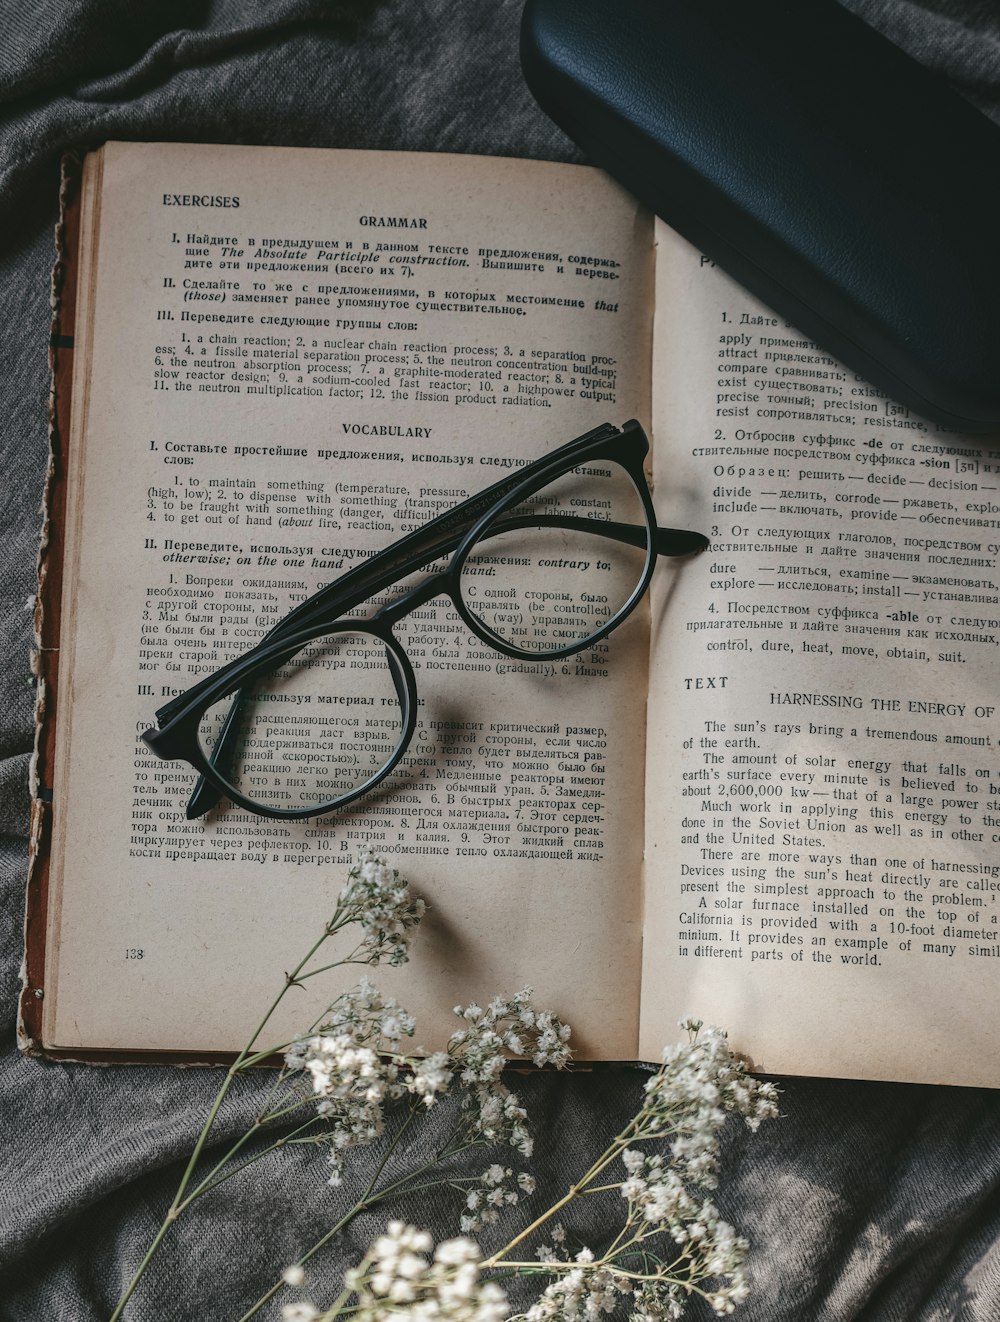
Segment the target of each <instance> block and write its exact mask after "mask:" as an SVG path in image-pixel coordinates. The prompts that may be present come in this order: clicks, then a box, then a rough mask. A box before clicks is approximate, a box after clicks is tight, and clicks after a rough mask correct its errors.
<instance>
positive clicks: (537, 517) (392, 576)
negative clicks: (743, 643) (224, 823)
mask: <svg viewBox="0 0 1000 1322" xmlns="http://www.w3.org/2000/svg"><path fill="white" fill-rule="evenodd" d="M553 527H559V528H569V529H573V530H577V531H582V532H588V533H591V534H593V533H594V532H595V531H596V532H599V533H600V534H601V536H603V537H607V538H609V539H613V540H614V541H618V542H622V543H624V544H626V545H630V546H637V547H641V546H642V545H643V544H644V543H645V541H646V527H645V525H644V524H630V523H618V522H614V521H605V520H603V519H591V518H587V517H586V516H583V515H569V514H524V515H515V516H514V517H512V518H510V519H503V520H499V521H498V522H497V523H496V525H495V526H494V527H492V528H490V529H489V530H488V535H490V536H499V535H501V534H503V533H507V532H510V531H512V530H515V529H518V528H553ZM463 536H464V533H462V534H459V535H455V536H453V537H449V538H447V539H445V540H444V541H441V542H438V543H436V544H435V545H434V546H431V547H428V548H426V549H425V550H424V551H423V552H422V553H421V554H420V555H416V556H413V557H411V558H410V560H409V561H406V562H404V563H403V564H402V565H397V566H396V567H395V568H394V569H393V570H392V571H391V572H387V573H384V574H382V575H380V576H379V577H378V579H376V580H375V581H374V583H369V585H368V587H367V589H361V588H360V587H359V588H358V589H356V590H355V591H354V592H347V593H344V592H343V591H341V593H339V594H336V596H335V597H334V599H333V600H332V601H323V602H320V601H318V600H317V597H319V596H321V595H324V594H325V593H326V592H327V591H328V589H324V590H323V592H322V593H317V597H314V598H311V599H310V601H307V602H303V603H302V606H300V607H298V608H297V609H296V610H295V611H293V612H292V613H291V614H290V615H288V616H286V617H285V619H284V620H282V621H281V623H280V624H278V625H276V626H275V627H274V628H273V629H272V630H271V631H270V632H269V633H268V634H267V635H266V636H265V638H264V640H263V642H262V643H261V644H260V646H263V643H266V642H268V641H271V642H274V641H277V639H278V638H279V637H280V636H281V635H282V634H283V633H285V632H288V631H289V625H290V623H291V622H292V617H293V616H294V617H295V619H294V625H295V629H296V630H298V629H301V628H303V627H308V625H309V624H312V623H316V624H318V623H320V622H324V623H333V621H334V620H336V619H337V618H339V617H340V616H342V615H343V614H345V613H346V612H347V611H349V610H351V609H352V608H353V607H354V606H357V605H360V604H361V603H362V602H364V601H367V600H368V598H369V597H371V596H374V595H375V593H377V592H380V591H381V590H382V589H383V588H384V587H387V586H389V585H390V584H391V583H394V582H397V581H398V580H399V579H402V578H406V577H408V576H409V575H410V574H412V573H416V572H418V571H419V570H420V569H423V568H425V567H426V566H427V565H428V564H432V563H433V562H434V561H435V560H437V559H440V557H441V556H442V555H446V554H448V552H449V551H452V550H454V549H455V548H456V547H457V546H458V544H459V542H460V541H461V539H462V537H463ZM708 544H709V543H708V538H707V537H706V536H704V534H703V533H699V532H689V531H686V530H684V529H679V528H660V527H657V528H656V531H655V535H654V539H653V551H654V552H655V554H656V555H657V556H661V555H663V556H681V555H691V554H693V553H695V552H697V551H703V550H704V549H705V548H706V547H707V546H708ZM370 567H371V566H359V567H358V571H352V572H359V571H360V570H362V569H365V568H370ZM338 582H339V583H340V584H341V588H342V586H343V580H338ZM335 586H337V585H336V584H331V585H330V587H335ZM423 586H424V585H421V588H422V587H423ZM191 693H192V690H189V691H188V694H186V695H185V698H188V697H190V696H191ZM239 703H240V698H239V691H237V693H236V695H235V697H234V699H233V702H232V704H231V705H230V708H229V711H228V712H227V713H226V716H225V719H224V721H223V724H222V727H221V729H220V730H219V734H218V737H217V739H216V741H215V746H214V747H213V749H212V754H211V757H210V761H211V763H212V766H213V767H216V768H219V769H220V774H222V775H224V774H225V772H224V771H222V770H221V768H222V767H224V766H225V765H226V763H227V760H228V756H229V754H230V752H231V746H232V738H233V736H232V734H231V730H232V728H233V726H234V724H235V719H236V713H237V711H238V710H239ZM221 798H222V794H221V792H220V791H219V789H218V788H217V787H216V786H215V785H213V784H212V782H211V781H209V780H207V779H206V778H205V777H204V776H199V777H198V780H197V782H196V784H195V787H194V789H193V790H192V792H191V797H190V798H189V800H188V803H187V808H186V815H187V816H188V817H189V818H192V817H200V816H202V814H203V813H206V812H209V811H210V810H211V809H212V808H214V807H215V805H216V804H217V803H218V801H219V800H220V799H221Z"/></svg>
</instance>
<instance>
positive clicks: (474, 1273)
mask: <svg viewBox="0 0 1000 1322" xmlns="http://www.w3.org/2000/svg"><path fill="white" fill-rule="evenodd" d="M432 1246H433V1241H432V1240H431V1237H430V1235H429V1234H427V1232H426V1231H423V1230H417V1229H415V1228H414V1227H413V1226H408V1225H404V1224H403V1222H401V1221H391V1222H390V1223H389V1225H388V1227H387V1228H386V1233H385V1234H384V1235H380V1236H379V1237H378V1239H376V1240H375V1242H374V1244H373V1245H372V1246H371V1248H370V1249H369V1250H368V1253H367V1254H366V1255H365V1257H364V1259H363V1260H362V1261H361V1262H360V1263H359V1264H358V1266H357V1267H355V1268H354V1269H353V1270H352V1271H349V1272H347V1273H346V1275H345V1277H344V1284H345V1286H346V1287H347V1288H348V1289H350V1290H352V1291H353V1292H354V1294H355V1296H356V1304H355V1306H354V1307H353V1309H352V1315H353V1317H354V1318H355V1319H356V1320H357V1322H380V1320H381V1319H384V1318H386V1317H387V1316H388V1315H389V1314H390V1313H396V1314H397V1315H400V1316H403V1315H405V1317H406V1319H407V1322H503V1320H504V1319H505V1318H506V1317H507V1313H508V1307H507V1298H506V1296H505V1295H504V1292H503V1291H502V1290H501V1289H500V1287H499V1286H498V1285H496V1284H494V1283H493V1282H491V1281H481V1280H480V1277H479V1270H480V1254H479V1249H478V1247H477V1246H476V1245H475V1244H474V1243H473V1242H472V1240H470V1239H464V1238H461V1239H450V1240H446V1241H445V1242H444V1243H441V1244H439V1245H438V1246H437V1248H436V1249H434V1253H433V1256H432V1257H431V1258H428V1257H427V1255H428V1254H429V1253H430V1251H431V1248H432Z"/></svg>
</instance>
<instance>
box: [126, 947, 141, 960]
mask: <svg viewBox="0 0 1000 1322" xmlns="http://www.w3.org/2000/svg"><path fill="white" fill-rule="evenodd" d="M142 955H143V950H142V947H141V946H127V947H126V949H125V958H126V959H142Z"/></svg>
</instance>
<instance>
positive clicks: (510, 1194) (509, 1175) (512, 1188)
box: [461, 1162, 535, 1235]
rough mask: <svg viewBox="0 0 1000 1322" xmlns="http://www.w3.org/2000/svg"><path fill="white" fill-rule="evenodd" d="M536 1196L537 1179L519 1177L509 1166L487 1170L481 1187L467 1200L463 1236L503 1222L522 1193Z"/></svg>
mask: <svg viewBox="0 0 1000 1322" xmlns="http://www.w3.org/2000/svg"><path fill="white" fill-rule="evenodd" d="M534 1192H535V1178H534V1176H533V1175H529V1174H528V1173H527V1171H520V1172H519V1173H518V1174H517V1175H515V1174H514V1172H513V1171H512V1170H511V1168H510V1167H509V1166H501V1165H500V1164H499V1163H497V1162H494V1164H493V1165H492V1166H487V1168H486V1170H484V1171H483V1173H482V1175H481V1176H480V1177H479V1184H478V1186H473V1188H471V1189H470V1190H469V1192H468V1193H467V1194H466V1197H465V1208H466V1210H465V1212H464V1213H463V1215H462V1220H461V1228H462V1233H463V1234H466V1235H467V1234H469V1233H470V1232H471V1231H474V1230H482V1228H483V1226H492V1225H495V1224H496V1222H497V1221H498V1220H499V1219H500V1212H501V1210H502V1209H503V1208H504V1207H512V1206H513V1205H514V1204H515V1203H516V1202H517V1200H518V1198H519V1196H520V1195H521V1194H522V1193H534Z"/></svg>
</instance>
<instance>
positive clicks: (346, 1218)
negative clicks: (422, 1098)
mask: <svg viewBox="0 0 1000 1322" xmlns="http://www.w3.org/2000/svg"><path fill="white" fill-rule="evenodd" d="M422 1109H423V1108H422V1107H421V1106H420V1105H419V1104H415V1105H414V1106H412V1107H411V1108H410V1112H409V1114H408V1115H407V1117H406V1119H405V1120H404V1121H403V1123H402V1124H401V1125H400V1127H399V1129H398V1131H397V1132H396V1135H395V1137H394V1138H393V1140H392V1142H391V1143H390V1144H389V1146H388V1148H387V1149H386V1151H385V1152H384V1153H383V1155H382V1158H381V1160H380V1161H379V1163H378V1165H377V1166H376V1167H375V1173H374V1175H373V1176H372V1178H371V1180H370V1181H369V1183H368V1188H367V1189H366V1190H365V1192H364V1193H363V1194H362V1195H361V1198H360V1199H359V1200H358V1201H357V1202H356V1203H355V1205H354V1206H353V1207H352V1208H351V1209H350V1211H348V1212H345V1213H344V1215H343V1216H342V1217H341V1218H340V1220H339V1221H338V1222H337V1223H336V1225H334V1226H332V1227H331V1229H329V1230H328V1231H326V1233H325V1234H324V1235H322V1236H320V1238H319V1239H318V1240H317V1241H316V1243H315V1244H313V1245H312V1247H311V1248H309V1249H307V1251H306V1252H305V1253H303V1254H302V1256H301V1257H300V1258H299V1260H298V1262H297V1263H296V1264H295V1265H296V1266H297V1267H304V1266H305V1264H306V1263H307V1262H308V1261H309V1259H310V1258H311V1257H313V1255H314V1254H316V1253H318V1252H319V1251H320V1249H321V1248H322V1247H323V1246H324V1245H325V1244H328V1243H329V1242H330V1240H331V1239H333V1237H334V1236H335V1235H338V1234H339V1233H340V1231H341V1230H343V1229H344V1228H345V1226H348V1225H349V1224H350V1223H351V1221H353V1220H354V1218H355V1217H356V1216H358V1215H360V1213H362V1212H364V1211H367V1209H368V1208H369V1207H374V1206H375V1205H376V1204H377V1203H379V1202H380V1201H381V1200H382V1199H383V1198H384V1197H385V1196H386V1194H388V1193H391V1192H392V1191H393V1190H394V1188H395V1185H391V1184H390V1185H388V1186H387V1187H386V1188H385V1189H381V1190H380V1191H379V1192H378V1193H377V1194H376V1193H375V1192H374V1190H375V1186H376V1185H377V1184H378V1181H379V1177H380V1176H381V1174H382V1172H383V1171H384V1170H385V1168H386V1166H387V1165H388V1162H389V1158H390V1157H391V1156H392V1154H393V1152H394V1151H395V1150H396V1148H397V1147H398V1146H399V1143H400V1141H401V1139H402V1138H403V1135H404V1134H405V1133H406V1131H407V1129H408V1128H409V1126H410V1124H411V1123H412V1121H413V1120H414V1119H415V1118H416V1116H417V1115H418V1114H419V1112H420V1111H421V1110H422ZM423 1169H426V1167H424V1168H423ZM416 1173H418V1174H419V1172H416ZM411 1174H412V1173H411ZM407 1178H409V1177H407ZM396 1183H397V1184H398V1183H400V1181H397V1182H396ZM284 1284H285V1283H284V1281H277V1282H276V1283H275V1284H274V1285H272V1286H271V1288H270V1289H269V1290H268V1291H266V1293H264V1294H262V1295H261V1297H260V1298H259V1299H258V1300H257V1302H256V1303H255V1304H251V1306H250V1307H249V1308H248V1309H247V1311H246V1312H245V1313H244V1314H243V1315H242V1316H241V1317H240V1318H239V1319H238V1322H248V1319H249V1318H251V1317H253V1316H254V1314H255V1313H258V1312H260V1310H261V1309H262V1308H263V1307H264V1305H265V1304H266V1303H269V1302H270V1300H272V1299H273V1298H274V1296H275V1295H276V1294H277V1293H278V1292H279V1290H281V1289H283V1288H284Z"/></svg>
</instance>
